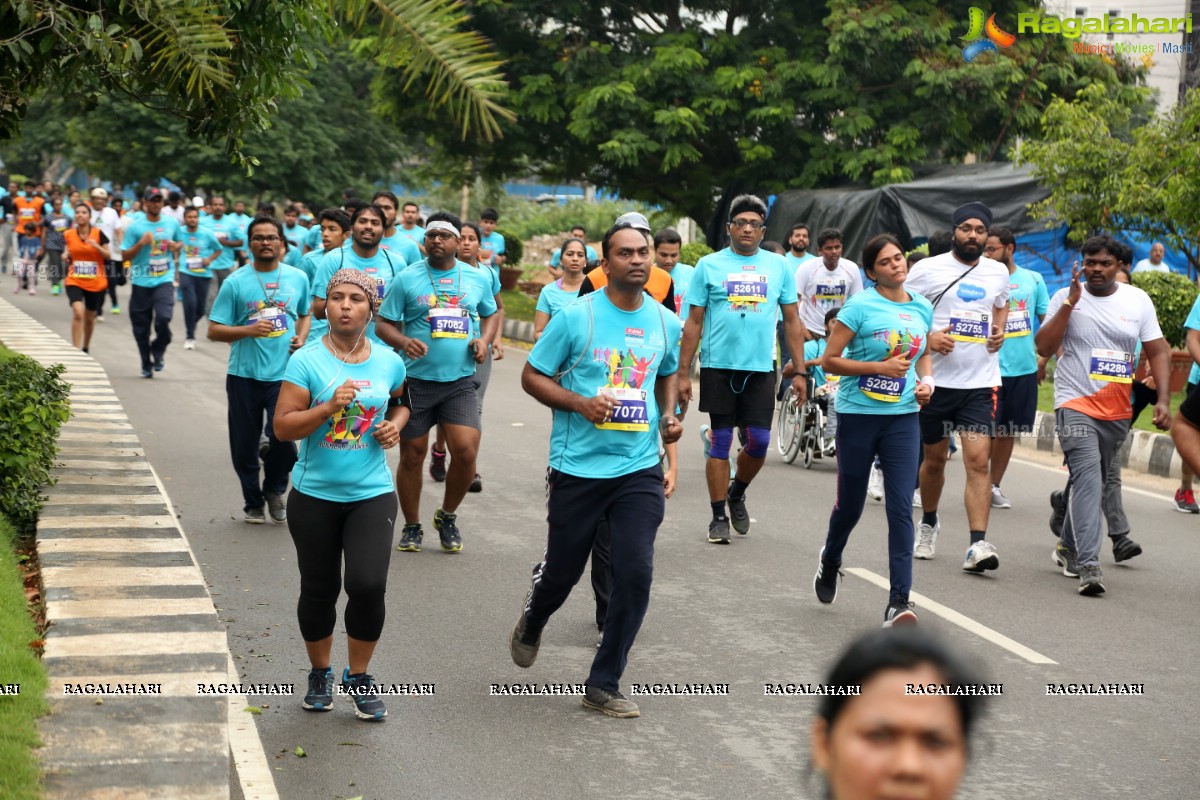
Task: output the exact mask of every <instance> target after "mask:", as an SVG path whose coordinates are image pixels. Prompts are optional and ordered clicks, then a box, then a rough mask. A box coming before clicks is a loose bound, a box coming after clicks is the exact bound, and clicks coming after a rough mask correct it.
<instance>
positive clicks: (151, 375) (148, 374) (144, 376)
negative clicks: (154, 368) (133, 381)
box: [142, 369, 154, 378]
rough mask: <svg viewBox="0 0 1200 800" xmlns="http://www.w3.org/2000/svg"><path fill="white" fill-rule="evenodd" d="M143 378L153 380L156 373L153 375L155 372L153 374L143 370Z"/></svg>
mask: <svg viewBox="0 0 1200 800" xmlns="http://www.w3.org/2000/svg"><path fill="white" fill-rule="evenodd" d="M142 377H143V378H153V377H154V373H153V372H151V371H150V370H149V369H143V370H142Z"/></svg>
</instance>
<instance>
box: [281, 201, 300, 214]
mask: <svg viewBox="0 0 1200 800" xmlns="http://www.w3.org/2000/svg"><path fill="white" fill-rule="evenodd" d="M283 213H284V214H297V215H298V214H299V213H300V206H298V205H296V204H295V203H288V204H287V205H286V206H284V208H283Z"/></svg>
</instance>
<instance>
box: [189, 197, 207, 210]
mask: <svg viewBox="0 0 1200 800" xmlns="http://www.w3.org/2000/svg"><path fill="white" fill-rule="evenodd" d="M192 207H193V208H204V198H203V197H201V196H200V195H196V196H195V197H193V198H192Z"/></svg>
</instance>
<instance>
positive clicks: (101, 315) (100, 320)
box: [96, 314, 104, 322]
mask: <svg viewBox="0 0 1200 800" xmlns="http://www.w3.org/2000/svg"><path fill="white" fill-rule="evenodd" d="M96 322H104V315H103V314H97V315H96Z"/></svg>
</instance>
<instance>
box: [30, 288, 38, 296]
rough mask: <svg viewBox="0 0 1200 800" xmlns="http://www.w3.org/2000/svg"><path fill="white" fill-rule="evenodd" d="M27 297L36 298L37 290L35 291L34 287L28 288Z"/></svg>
mask: <svg viewBox="0 0 1200 800" xmlns="http://www.w3.org/2000/svg"><path fill="white" fill-rule="evenodd" d="M29 296H30V297H36V296H37V289H35V288H34V287H32V286H30V287H29Z"/></svg>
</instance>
